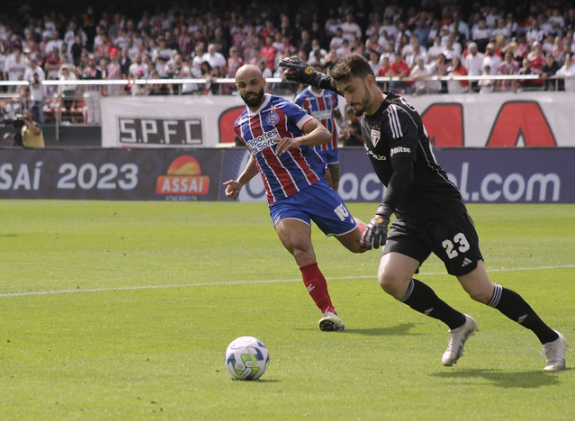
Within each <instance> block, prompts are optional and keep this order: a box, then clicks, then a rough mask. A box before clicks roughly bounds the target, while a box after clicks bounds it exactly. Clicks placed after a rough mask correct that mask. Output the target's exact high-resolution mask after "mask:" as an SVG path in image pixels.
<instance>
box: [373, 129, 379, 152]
mask: <svg viewBox="0 0 575 421" xmlns="http://www.w3.org/2000/svg"><path fill="white" fill-rule="evenodd" d="M379 139H381V132H380V131H379V130H377V129H371V144H372V145H373V147H374V148H375V146H376V145H377V143H378V142H379Z"/></svg>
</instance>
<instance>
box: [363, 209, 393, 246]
mask: <svg viewBox="0 0 575 421" xmlns="http://www.w3.org/2000/svg"><path fill="white" fill-rule="evenodd" d="M390 213H391V212H389V211H388V210H387V209H386V207H385V206H384V205H380V206H379V207H378V208H377V210H376V211H375V215H374V216H373V218H372V219H371V221H369V224H367V227H365V231H364V233H363V235H362V236H361V240H360V243H359V244H360V246H361V247H363V248H364V249H367V250H371V249H372V248H376V249H377V248H379V246H383V245H384V244H385V242H386V241H387V226H388V225H389V214H390Z"/></svg>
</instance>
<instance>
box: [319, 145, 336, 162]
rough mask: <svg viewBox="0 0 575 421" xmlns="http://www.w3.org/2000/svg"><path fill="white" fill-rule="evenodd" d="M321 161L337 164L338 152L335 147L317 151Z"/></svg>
mask: <svg viewBox="0 0 575 421" xmlns="http://www.w3.org/2000/svg"><path fill="white" fill-rule="evenodd" d="M317 152H318V153H319V156H321V159H323V162H325V163H326V164H327V165H333V164H339V154H338V151H337V149H330V150H328V151H320V150H318V151H317Z"/></svg>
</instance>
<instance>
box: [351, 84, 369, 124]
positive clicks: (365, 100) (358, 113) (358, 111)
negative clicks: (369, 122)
mask: <svg viewBox="0 0 575 421" xmlns="http://www.w3.org/2000/svg"><path fill="white" fill-rule="evenodd" d="M363 91H364V93H365V95H364V98H363V99H362V100H361V104H360V107H359V108H356V107H353V112H354V113H355V115H356V117H361V116H362V115H363V113H365V110H367V107H368V105H369V102H370V101H371V93H370V92H369V89H367V85H366V83H365V82H363Z"/></svg>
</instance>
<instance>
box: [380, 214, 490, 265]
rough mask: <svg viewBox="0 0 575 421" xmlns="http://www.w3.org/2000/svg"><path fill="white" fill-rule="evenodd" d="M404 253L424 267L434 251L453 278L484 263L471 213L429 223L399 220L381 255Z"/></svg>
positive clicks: (392, 227) (392, 229)
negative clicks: (424, 263)
mask: <svg viewBox="0 0 575 421" xmlns="http://www.w3.org/2000/svg"><path fill="white" fill-rule="evenodd" d="M392 252H396V253H401V254H404V255H406V256H409V257H411V258H413V259H416V260H418V261H419V263H420V264H422V263H423V262H424V261H425V260H426V259H427V258H428V257H429V255H430V254H431V252H433V253H434V254H435V255H437V257H439V258H440V259H441V260H442V261H443V263H444V264H445V268H446V269H447V272H448V273H449V274H451V275H454V276H461V275H465V274H467V273H469V272H471V271H473V270H474V269H475V268H476V267H477V262H478V261H479V260H483V256H482V255H481V251H480V250H479V236H478V235H477V231H476V230H475V226H474V225H473V221H472V220H471V217H470V216H469V214H468V213H463V214H461V215H457V216H454V217H451V218H445V219H439V220H430V221H405V220H402V219H396V220H395V221H394V222H393V224H392V226H391V228H390V230H389V232H388V235H387V243H386V244H385V246H384V248H383V251H382V254H387V253H392Z"/></svg>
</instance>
